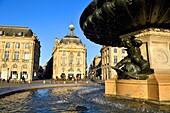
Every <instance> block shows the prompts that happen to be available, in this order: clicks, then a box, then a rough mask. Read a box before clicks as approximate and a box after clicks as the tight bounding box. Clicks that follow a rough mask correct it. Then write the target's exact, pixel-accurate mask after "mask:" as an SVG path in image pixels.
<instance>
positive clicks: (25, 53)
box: [24, 52, 29, 60]
mask: <svg viewBox="0 0 170 113" xmlns="http://www.w3.org/2000/svg"><path fill="white" fill-rule="evenodd" d="M24 60H29V52H24Z"/></svg>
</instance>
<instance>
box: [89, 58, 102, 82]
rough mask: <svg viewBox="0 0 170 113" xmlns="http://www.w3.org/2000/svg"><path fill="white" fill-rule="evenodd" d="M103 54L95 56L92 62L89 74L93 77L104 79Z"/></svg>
mask: <svg viewBox="0 0 170 113" xmlns="http://www.w3.org/2000/svg"><path fill="white" fill-rule="evenodd" d="M101 62H102V61H101V56H95V57H94V59H93V61H92V62H91V64H90V67H89V72H88V75H89V76H90V78H92V79H102V76H101Z"/></svg>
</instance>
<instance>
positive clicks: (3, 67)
mask: <svg viewBox="0 0 170 113" xmlns="http://www.w3.org/2000/svg"><path fill="white" fill-rule="evenodd" d="M40 47H41V46H40V41H39V40H38V39H37V36H35V35H34V34H33V32H32V30H31V29H30V28H28V27H20V26H0V78H1V79H5V80H7V79H9V78H11V79H15V80H20V79H21V77H22V76H24V77H25V80H29V81H31V80H33V79H34V78H36V77H37V76H38V68H39V58H40Z"/></svg>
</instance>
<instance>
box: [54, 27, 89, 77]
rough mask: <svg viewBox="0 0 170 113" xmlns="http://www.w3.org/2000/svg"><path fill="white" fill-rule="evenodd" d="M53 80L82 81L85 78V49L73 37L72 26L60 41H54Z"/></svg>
mask: <svg viewBox="0 0 170 113" xmlns="http://www.w3.org/2000/svg"><path fill="white" fill-rule="evenodd" d="M52 57H53V76H52V78H53V79H69V80H73V79H83V78H85V76H86V47H85V45H84V44H82V41H81V39H80V38H79V37H77V36H75V35H74V25H72V24H71V25H70V26H69V34H68V35H67V36H65V37H64V38H62V39H61V40H58V39H55V47H54V48H53V53H52Z"/></svg>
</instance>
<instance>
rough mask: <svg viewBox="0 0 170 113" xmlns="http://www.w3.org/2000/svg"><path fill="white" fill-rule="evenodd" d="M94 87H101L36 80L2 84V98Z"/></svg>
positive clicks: (88, 82) (79, 83)
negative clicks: (29, 91) (77, 87)
mask: <svg viewBox="0 0 170 113" xmlns="http://www.w3.org/2000/svg"><path fill="white" fill-rule="evenodd" d="M92 85H93V86H94V85H99V84H97V83H93V82H91V81H78V82H76V81H51V80H36V81H31V82H30V83H28V82H26V83H23V82H21V83H14V82H10V83H7V82H0V98H2V97H4V96H6V95H10V94H13V93H16V92H21V91H26V90H31V89H40V88H53V87H63V86H64V87H67V86H92Z"/></svg>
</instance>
